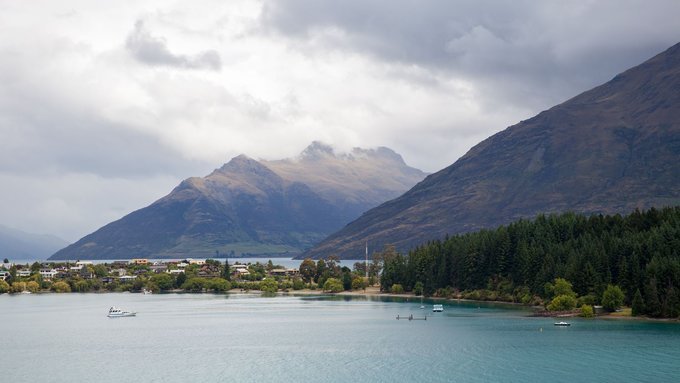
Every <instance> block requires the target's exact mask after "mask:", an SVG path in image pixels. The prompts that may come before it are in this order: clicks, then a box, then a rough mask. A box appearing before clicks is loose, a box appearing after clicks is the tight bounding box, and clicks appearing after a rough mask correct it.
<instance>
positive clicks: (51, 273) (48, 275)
mask: <svg viewBox="0 0 680 383" xmlns="http://www.w3.org/2000/svg"><path fill="white" fill-rule="evenodd" d="M58 273H59V272H58V271H57V270H55V269H40V275H41V276H42V277H43V279H46V280H49V279H52V278H54V277H55V276H57V274H58Z"/></svg>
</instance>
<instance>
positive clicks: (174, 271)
mask: <svg viewBox="0 0 680 383" xmlns="http://www.w3.org/2000/svg"><path fill="white" fill-rule="evenodd" d="M168 273H169V274H175V275H176V274H182V273H184V270H182V269H172V270H168Z"/></svg>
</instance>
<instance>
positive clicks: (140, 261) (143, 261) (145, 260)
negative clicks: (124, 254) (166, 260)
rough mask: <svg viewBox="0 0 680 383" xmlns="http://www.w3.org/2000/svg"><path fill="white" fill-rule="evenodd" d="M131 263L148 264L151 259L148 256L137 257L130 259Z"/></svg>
mask: <svg viewBox="0 0 680 383" xmlns="http://www.w3.org/2000/svg"><path fill="white" fill-rule="evenodd" d="M130 264H132V265H148V264H149V260H148V259H146V258H136V259H133V260H131V261H130Z"/></svg>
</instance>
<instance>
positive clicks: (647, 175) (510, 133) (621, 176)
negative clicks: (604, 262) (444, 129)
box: [303, 44, 680, 258]
mask: <svg viewBox="0 0 680 383" xmlns="http://www.w3.org/2000/svg"><path fill="white" fill-rule="evenodd" d="M679 164H680V44H677V45H675V46H673V47H671V48H670V49H668V50H667V51H665V52H663V53H661V54H659V55H657V56H655V57H653V58H652V59H650V60H648V61H646V62H645V63H643V64H641V65H639V66H637V67H634V68H632V69H629V70H627V71H625V72H624V73H621V74H619V75H617V76H616V77H614V79H612V80H611V81H609V82H607V83H605V84H603V85H601V86H598V87H596V88H594V89H592V90H589V91H587V92H584V93H582V94H580V95H578V96H576V97H574V98H572V99H570V100H568V101H566V102H564V103H563V104H560V105H557V106H555V107H553V108H551V109H549V110H546V111H543V112H541V113H540V114H538V115H537V116H535V117H533V118H531V119H529V120H526V121H522V122H520V123H519V124H517V125H514V126H511V127H509V128H507V129H505V130H504V131H502V132H500V133H497V134H495V135H493V136H491V137H489V138H488V139H486V140H484V141H482V142H481V143H479V144H478V145H476V146H475V147H473V148H472V149H471V150H470V151H469V152H467V153H466V154H465V155H464V156H463V157H461V158H460V159H459V160H458V161H456V162H455V163H454V164H452V165H451V166H449V167H447V168H445V169H443V170H441V171H439V172H437V173H435V174H432V175H430V176H428V177H427V178H426V179H425V180H423V181H422V182H420V183H419V184H417V185H416V186H415V187H413V188H412V189H411V190H409V191H408V192H406V193H405V194H404V195H402V196H400V197H398V198H396V199H394V200H391V201H389V202H386V203H384V204H382V205H380V206H378V207H376V208H374V209H372V210H370V211H368V212H366V213H365V214H363V215H362V216H361V217H360V218H358V219H357V220H355V221H353V222H351V223H350V224H348V225H347V226H346V227H345V228H343V229H342V230H340V231H338V232H337V233H334V234H333V235H331V236H330V237H328V238H327V239H325V240H324V241H323V242H321V243H320V244H319V245H317V246H316V247H314V248H313V249H312V250H310V251H308V252H307V253H306V254H303V257H313V258H319V257H326V256H328V255H330V254H336V255H339V256H340V257H341V258H356V257H357V256H361V255H362V254H363V251H364V250H363V249H364V244H365V243H366V242H368V244H369V246H370V247H371V248H373V249H376V250H380V249H381V248H382V247H383V246H384V245H385V244H393V245H395V247H396V248H397V249H398V250H400V251H407V250H408V249H409V248H411V247H413V246H415V245H418V244H421V243H424V242H426V241H428V240H432V239H437V238H442V237H444V236H445V235H447V234H455V233H463V232H470V231H475V230H479V229H482V228H493V227H496V226H499V225H502V224H507V223H509V222H511V221H514V220H517V219H519V218H528V217H529V218H531V217H535V216H536V215H537V214H539V213H552V212H565V211H575V212H580V213H585V214H596V213H606V214H616V213H630V212H631V211H632V210H634V209H636V208H640V209H644V208H648V207H652V206H655V207H662V206H669V205H677V204H679V203H680V165H679Z"/></svg>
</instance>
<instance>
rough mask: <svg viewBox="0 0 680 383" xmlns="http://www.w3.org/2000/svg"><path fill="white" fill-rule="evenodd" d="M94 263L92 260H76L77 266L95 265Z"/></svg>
mask: <svg viewBox="0 0 680 383" xmlns="http://www.w3.org/2000/svg"><path fill="white" fill-rule="evenodd" d="M93 264H94V263H93V262H92V261H78V262H76V266H87V265H93Z"/></svg>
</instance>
